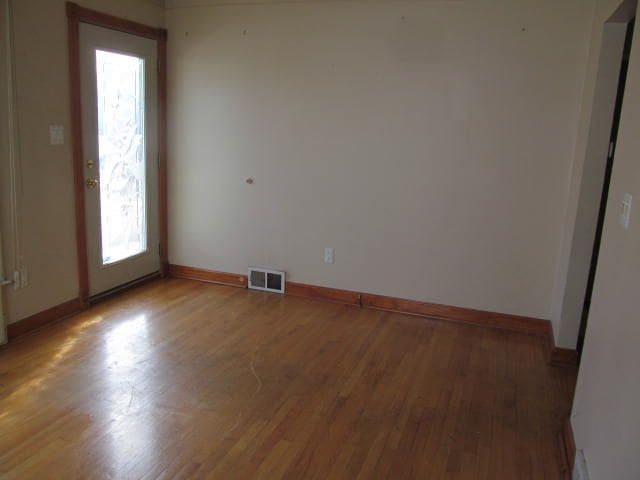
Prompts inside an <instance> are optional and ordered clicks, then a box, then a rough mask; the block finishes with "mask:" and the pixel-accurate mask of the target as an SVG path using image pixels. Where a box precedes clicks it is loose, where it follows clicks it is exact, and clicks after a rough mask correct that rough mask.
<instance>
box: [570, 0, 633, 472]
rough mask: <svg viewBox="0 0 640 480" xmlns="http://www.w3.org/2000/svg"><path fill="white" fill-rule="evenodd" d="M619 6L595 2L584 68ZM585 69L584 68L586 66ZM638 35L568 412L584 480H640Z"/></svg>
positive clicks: (595, 54)
mask: <svg viewBox="0 0 640 480" xmlns="http://www.w3.org/2000/svg"><path fill="white" fill-rule="evenodd" d="M618 3H619V1H614V0H598V8H597V11H596V17H595V18H596V22H595V24H594V33H593V37H592V38H593V46H594V48H593V49H592V53H591V58H592V62H593V61H595V60H594V59H597V58H598V52H599V50H600V42H601V33H602V25H603V23H604V21H605V20H606V19H607V18H609V16H610V15H611V13H612V12H613V11H614V9H615V8H616V6H617V5H618ZM592 62H590V63H592ZM638 128H640V29H636V31H635V35H634V44H633V47H632V53H631V62H630V65H629V76H628V79H627V90H626V94H625V103H624V106H623V110H622V119H621V124H620V132H619V135H618V148H617V153H616V158H615V164H614V169H613V178H612V181H611V190H610V197H609V204H608V208H607V214H606V220H605V228H604V234H603V241H602V247H601V250H600V261H599V266H598V273H597V275H596V281H595V288H594V296H593V299H592V304H591V312H590V316H589V324H588V328H587V335H586V342H585V346H584V352H583V358H582V363H581V366H580V373H579V377H578V385H577V388H576V394H575V400H574V405H573V411H572V425H573V429H574V433H575V439H576V446H577V448H578V449H582V450H584V454H585V458H586V460H587V464H588V467H589V473H590V476H591V479H592V480H605V479H606V480H608V479H616V480H637V479H638V478H640V460H639V459H638V446H639V445H640V416H639V415H638V405H640V381H638V369H637V365H638V363H639V362H640V348H638V340H639V339H640V322H639V321H638V308H637V298H638V294H639V293H640V292H639V289H638V285H639V282H638V278H639V277H640V248H639V247H638V246H639V245H640V209H639V207H640V203H638V202H639V201H640V163H639V162H638V158H639V157H640V138H639V137H638ZM627 192H628V193H631V194H633V195H634V206H633V210H632V217H631V225H630V228H629V230H626V231H625V230H624V229H622V227H620V226H619V224H618V214H619V211H620V202H621V200H622V196H623V194H624V193H627Z"/></svg>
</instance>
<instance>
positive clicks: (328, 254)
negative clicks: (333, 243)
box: [324, 248, 333, 263]
mask: <svg viewBox="0 0 640 480" xmlns="http://www.w3.org/2000/svg"><path fill="white" fill-rule="evenodd" d="M324 263H333V248H325V249H324Z"/></svg>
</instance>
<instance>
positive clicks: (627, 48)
mask: <svg viewBox="0 0 640 480" xmlns="http://www.w3.org/2000/svg"><path fill="white" fill-rule="evenodd" d="M634 28H635V17H634V18H632V19H631V20H630V21H629V22H628V23H627V27H626V32H625V39H624V47H623V51H622V62H621V65H620V74H619V77H618V87H617V91H616V98H615V106H614V112H613V121H612V123H611V133H610V135H609V145H608V150H607V157H606V166H605V172H604V180H603V182H602V192H601V195H600V206H599V209H598V219H597V224H596V233H595V238H594V241H593V248H592V252H591V261H590V263H589V275H588V278H587V288H586V291H585V295H584V301H583V304H582V314H581V317H580V329H579V331H578V341H577V344H576V350H577V352H578V359H580V357H581V355H582V349H583V347H584V339H585V334H586V331H587V323H588V318H589V310H590V308H591V299H592V296H593V285H594V281H595V277H596V272H597V269H598V256H599V254H600V244H601V242H602V230H603V227H604V220H605V213H606V210H607V201H608V198H609V185H610V183H611V174H612V172H613V164H614V159H615V153H616V145H617V140H618V131H619V128H620V117H621V114H622V105H623V102H624V93H625V87H626V82H627V73H628V70H629V56H630V54H631V46H632V42H633V32H634Z"/></svg>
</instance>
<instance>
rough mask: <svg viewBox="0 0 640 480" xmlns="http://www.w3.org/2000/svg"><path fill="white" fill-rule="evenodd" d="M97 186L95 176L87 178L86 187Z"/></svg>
mask: <svg viewBox="0 0 640 480" xmlns="http://www.w3.org/2000/svg"><path fill="white" fill-rule="evenodd" d="M97 186H98V179H96V178H87V187H89V188H96V187H97Z"/></svg>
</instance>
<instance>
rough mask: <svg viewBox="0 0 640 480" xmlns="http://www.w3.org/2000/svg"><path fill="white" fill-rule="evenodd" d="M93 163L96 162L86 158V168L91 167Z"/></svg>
mask: <svg viewBox="0 0 640 480" xmlns="http://www.w3.org/2000/svg"><path fill="white" fill-rule="evenodd" d="M95 164H96V162H94V161H93V160H87V168H93V166H94V165H95Z"/></svg>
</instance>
